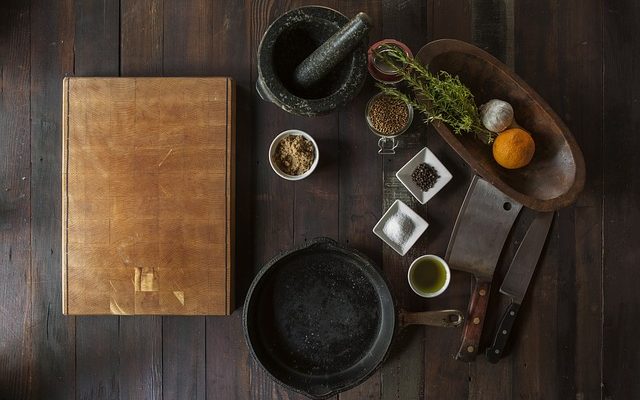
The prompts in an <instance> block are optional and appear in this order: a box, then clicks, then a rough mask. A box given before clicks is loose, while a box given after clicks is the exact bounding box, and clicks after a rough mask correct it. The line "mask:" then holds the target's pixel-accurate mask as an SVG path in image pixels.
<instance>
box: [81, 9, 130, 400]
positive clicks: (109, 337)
mask: <svg viewBox="0 0 640 400" xmlns="http://www.w3.org/2000/svg"><path fill="white" fill-rule="evenodd" d="M118 29H119V7H118V4H116V3H114V2H112V1H108V0H104V1H100V0H91V1H76V3H75V42H74V49H75V59H74V71H75V74H76V75H78V76H96V75H105V76H117V75H118V72H119V61H118V60H119V48H118V44H119V32H118ZM118 332H119V319H118V318H113V317H82V318H76V387H75V393H76V398H78V399H112V398H117V397H119V395H120V388H119V382H118V381H119V374H120V372H119V368H118V366H119V362H120V357H119V352H117V351H114V350H113V349H117V348H118V344H119V338H118Z"/></svg>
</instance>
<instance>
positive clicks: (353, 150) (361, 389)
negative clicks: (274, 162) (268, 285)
mask: <svg viewBox="0 0 640 400" xmlns="http://www.w3.org/2000/svg"><path fill="white" fill-rule="evenodd" d="M340 11H341V12H343V13H344V14H345V15H347V16H353V15H355V14H356V13H357V12H359V11H364V12H365V13H367V15H369V17H371V19H372V21H373V27H372V29H371V31H370V33H369V43H373V42H375V41H377V40H379V39H381V38H382V24H383V21H382V3H381V2H376V1H359V2H350V3H349V4H348V5H347V4H344V5H343V4H341V6H340ZM375 92H376V89H375V87H374V84H373V82H372V80H371V79H369V80H367V82H366V84H365V86H364V88H363V89H362V91H361V92H360V94H359V95H358V96H357V97H356V98H355V99H354V100H353V101H352V102H351V103H350V104H348V105H347V106H346V107H345V109H344V110H342V111H340V115H339V120H340V121H339V122H340V128H339V146H340V147H339V156H338V157H339V161H338V162H339V170H340V172H339V174H340V193H339V197H340V199H339V201H340V205H339V209H340V217H339V223H340V241H341V242H343V243H345V244H347V245H349V246H352V247H353V248H355V249H357V250H359V251H361V252H363V253H364V254H366V255H367V256H368V257H369V258H371V260H372V261H373V262H374V263H376V264H377V265H378V266H379V267H382V246H383V245H382V244H381V242H380V240H379V239H378V238H377V237H376V236H374V235H373V233H372V231H371V229H372V228H373V227H374V226H375V224H376V223H377V222H378V218H379V217H380V216H381V215H382V213H381V212H382V207H381V204H382V190H381V188H380V183H381V182H382V163H383V158H382V157H381V156H379V155H378V140H377V137H376V136H375V135H374V134H372V133H371V131H370V130H369V128H368V126H367V123H366V121H365V119H364V118H363V112H364V109H365V106H366V103H367V101H368V100H369V98H371V96H373V94H374V93H375ZM381 396H382V375H381V373H380V370H378V371H376V372H375V373H374V374H373V375H372V376H371V377H370V378H369V379H368V380H366V381H365V382H364V383H362V384H361V385H359V386H357V387H355V388H353V389H352V390H349V391H347V392H344V393H341V394H340V395H339V396H338V397H339V399H340V400H360V399H371V400H373V399H380V398H381Z"/></svg>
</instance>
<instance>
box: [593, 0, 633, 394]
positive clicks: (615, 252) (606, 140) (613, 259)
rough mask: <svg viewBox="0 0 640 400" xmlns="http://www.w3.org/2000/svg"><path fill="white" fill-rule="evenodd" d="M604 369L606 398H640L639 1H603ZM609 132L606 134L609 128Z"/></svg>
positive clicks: (603, 380)
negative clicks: (639, 375)
mask: <svg viewBox="0 0 640 400" xmlns="http://www.w3.org/2000/svg"><path fill="white" fill-rule="evenodd" d="M603 13H604V14H603V19H604V21H603V23H604V36H603V37H604V46H603V48H604V66H603V70H602V72H603V74H604V77H603V84H604V94H603V105H604V121H603V124H602V126H603V128H605V129H606V132H607V135H606V137H603V140H602V141H601V145H602V147H603V149H604V159H603V180H604V197H603V211H604V215H603V219H602V221H603V231H604V249H603V258H604V260H603V262H604V273H603V286H604V287H603V288H604V300H603V301H604V305H603V308H604V310H603V311H604V312H603V314H604V315H603V317H604V320H603V368H602V373H603V377H602V382H603V391H604V393H603V395H604V397H605V398H611V399H618V398H620V399H622V398H637V397H638V396H640V381H638V379H636V378H635V374H634V372H633V371H637V370H638V369H640V357H639V354H640V351H639V346H638V340H637V334H636V332H637V330H638V316H639V315H640V299H639V298H638V290H637V284H636V282H637V280H638V278H639V277H640V275H639V271H638V268H636V267H635V265H636V264H637V261H638V259H640V248H639V247H638V245H637V237H638V233H639V228H638V221H639V220H640V209H639V208H638V204H639V203H640V186H639V185H638V179H637V178H636V177H635V171H637V169H638V167H639V166H640V160H639V159H638V156H637V155H636V152H637V149H638V146H640V142H639V139H638V135H637V134H635V133H634V132H636V131H637V128H638V122H639V121H640V119H639V118H640V117H639V116H638V115H639V114H638V90H639V89H640V80H639V77H638V75H639V73H638V72H639V66H638V63H637V61H636V60H637V54H638V51H640V41H639V40H638V38H637V37H636V36H637V35H636V34H635V31H636V29H635V27H636V24H637V21H638V18H639V17H640V4H638V2H635V1H623V2H617V3H615V4H614V3H609V2H607V3H606V4H605V6H603ZM603 134H604V132H603Z"/></svg>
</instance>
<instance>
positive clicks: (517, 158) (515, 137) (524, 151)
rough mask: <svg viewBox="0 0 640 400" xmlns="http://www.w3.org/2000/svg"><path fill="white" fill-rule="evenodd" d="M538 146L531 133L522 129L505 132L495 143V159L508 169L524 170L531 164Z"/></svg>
mask: <svg viewBox="0 0 640 400" xmlns="http://www.w3.org/2000/svg"><path fill="white" fill-rule="evenodd" d="M535 151H536V144H535V143H534V141H533V138H532V137H531V135H530V134H529V132H527V131H525V130H524V129H520V128H511V129H507V130H505V131H503V132H502V133H500V134H499V135H498V137H497V138H496V139H495V140H494V142H493V158H494V159H495V160H496V162H497V163H498V164H500V165H501V166H503V167H504V168H507V169H516V168H522V167H524V166H526V165H527V164H529V163H530V162H531V159H532V158H533V153H535Z"/></svg>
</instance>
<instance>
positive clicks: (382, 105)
mask: <svg viewBox="0 0 640 400" xmlns="http://www.w3.org/2000/svg"><path fill="white" fill-rule="evenodd" d="M368 117H369V118H368V119H369V123H370V124H371V127H372V128H373V129H374V130H375V131H377V132H378V133H380V134H382V135H386V136H393V135H397V134H398V133H400V132H402V130H403V129H404V128H405V127H406V126H407V122H409V110H408V108H407V105H406V104H405V103H404V102H403V101H402V100H400V99H395V98H393V97H391V96H386V95H383V96H378V97H376V98H375V99H374V100H373V101H372V103H371V106H370V107H369V115H368Z"/></svg>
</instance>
